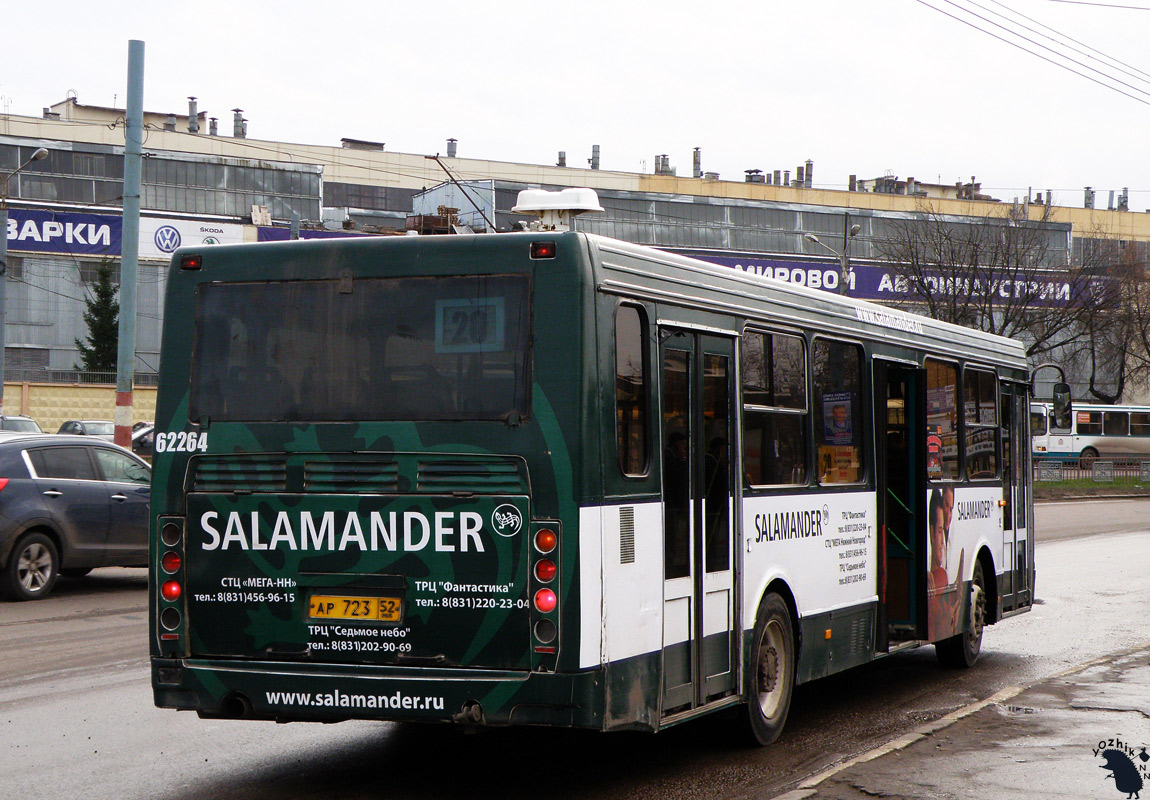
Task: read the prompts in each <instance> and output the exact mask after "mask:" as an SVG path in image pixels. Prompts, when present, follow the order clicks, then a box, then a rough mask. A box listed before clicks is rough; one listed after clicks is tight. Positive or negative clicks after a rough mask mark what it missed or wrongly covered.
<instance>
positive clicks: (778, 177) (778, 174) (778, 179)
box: [775, 169, 783, 186]
mask: <svg viewBox="0 0 1150 800" xmlns="http://www.w3.org/2000/svg"><path fill="white" fill-rule="evenodd" d="M782 185H783V171H782V170H780V169H776V170H775V186H782Z"/></svg>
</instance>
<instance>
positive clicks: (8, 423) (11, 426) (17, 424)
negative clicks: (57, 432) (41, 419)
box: [0, 419, 43, 433]
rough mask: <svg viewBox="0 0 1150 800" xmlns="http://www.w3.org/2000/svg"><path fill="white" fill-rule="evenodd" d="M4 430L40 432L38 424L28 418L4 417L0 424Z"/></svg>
mask: <svg viewBox="0 0 1150 800" xmlns="http://www.w3.org/2000/svg"><path fill="white" fill-rule="evenodd" d="M0 428H2V429H3V430H6V431H20V432H21V433H42V432H43V431H41V430H40V426H39V425H37V424H36V422H35V421H34V420H30V419H6V420H4V421H3V423H2V424H0Z"/></svg>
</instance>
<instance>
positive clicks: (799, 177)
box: [795, 165, 807, 189]
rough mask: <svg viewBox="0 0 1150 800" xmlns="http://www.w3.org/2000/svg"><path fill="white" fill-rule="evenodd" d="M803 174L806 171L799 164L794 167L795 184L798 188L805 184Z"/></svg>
mask: <svg viewBox="0 0 1150 800" xmlns="http://www.w3.org/2000/svg"><path fill="white" fill-rule="evenodd" d="M805 175H806V173H805V172H804V171H803V168H802V166H801V165H800V166H797V167H795V184H796V185H797V186H798V187H799V188H800V189H802V188H803V187H805V186H806V185H807V182H806V178H805Z"/></svg>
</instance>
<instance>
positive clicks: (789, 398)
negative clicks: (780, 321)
mask: <svg viewBox="0 0 1150 800" xmlns="http://www.w3.org/2000/svg"><path fill="white" fill-rule="evenodd" d="M739 360H740V372H741V374H742V384H743V387H742V388H743V481H744V483H745V485H747V486H782V485H794V484H799V483H806V480H807V474H808V470H807V437H806V430H807V354H806V347H805V345H804V342H803V340H802V338H801V337H798V336H790V335H787V334H783V333H760V332H758V331H747V332H746V333H745V334H744V335H743V339H742V342H741V343H740V346H739Z"/></svg>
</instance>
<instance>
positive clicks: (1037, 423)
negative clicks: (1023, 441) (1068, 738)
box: [1030, 408, 1046, 436]
mask: <svg viewBox="0 0 1150 800" xmlns="http://www.w3.org/2000/svg"><path fill="white" fill-rule="evenodd" d="M1030 435H1031V436H1045V435H1046V409H1043V408H1031V409H1030Z"/></svg>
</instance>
